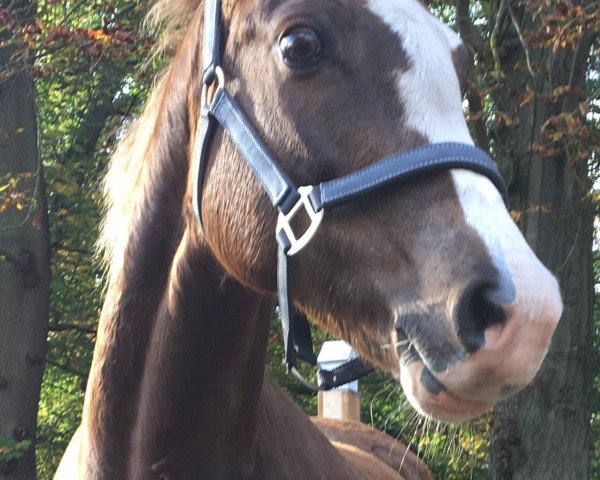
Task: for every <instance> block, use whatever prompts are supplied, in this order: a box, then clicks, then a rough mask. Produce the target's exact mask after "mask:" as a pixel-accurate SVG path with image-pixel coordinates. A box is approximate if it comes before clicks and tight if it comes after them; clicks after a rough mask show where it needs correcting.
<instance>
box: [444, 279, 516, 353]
mask: <svg viewBox="0 0 600 480" xmlns="http://www.w3.org/2000/svg"><path fill="white" fill-rule="evenodd" d="M514 300H515V289H514V286H513V284H512V282H511V281H508V282H501V284H500V285H498V284H497V283H496V282H489V281H483V282H482V281H478V282H474V283H473V284H471V285H469V286H468V287H467V288H466V289H465V291H464V292H463V293H462V295H461V297H460V300H459V301H458V303H457V305H456V307H455V309H454V323H455V326H456V330H457V334H458V337H459V339H460V341H461V342H462V344H463V345H464V347H465V349H466V351H467V352H468V353H473V352H476V351H477V350H479V349H480V348H481V347H483V345H484V344H485V331H486V330H487V329H488V328H489V327H491V326H493V325H496V324H500V323H504V321H505V319H506V312H505V308H506V307H507V306H509V305H511V304H512V303H514Z"/></svg>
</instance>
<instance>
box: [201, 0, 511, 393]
mask: <svg viewBox="0 0 600 480" xmlns="http://www.w3.org/2000/svg"><path fill="white" fill-rule="evenodd" d="M204 3H205V13H204V19H205V24H204V44H203V50H202V51H203V53H202V57H203V58H202V62H203V87H202V98H201V102H202V111H201V118H200V122H199V127H198V131H197V136H198V138H197V140H196V152H195V156H196V164H195V169H196V171H195V172H194V173H195V177H194V178H195V181H194V193H193V207H194V212H195V215H196V218H197V220H198V224H199V226H200V228H201V229H202V215H201V208H200V207H201V200H202V187H203V183H204V170H205V166H206V162H207V158H208V156H209V153H210V149H211V142H212V138H213V135H214V132H215V130H216V128H217V127H219V126H220V127H222V128H223V130H224V131H225V132H226V133H227V134H228V136H229V138H230V139H231V140H232V141H233V143H234V144H235V146H236V147H237V149H238V151H239V152H240V154H241V155H242V157H243V158H244V160H245V161H246V163H247V164H248V166H249V167H250V169H251V170H252V172H253V173H254V175H255V177H256V178H257V180H258V181H259V183H260V184H261V186H262V188H263V189H264V191H265V193H266V194H267V196H268V197H269V199H270V200H271V204H272V205H273V207H275V208H277V209H278V210H279V217H278V220H277V228H276V235H275V237H276V240H277V244H278V252H277V289H278V296H279V310H280V314H281V325H282V329H283V339H284V345H285V364H286V365H287V367H288V370H289V371H290V373H291V374H292V375H293V376H294V377H296V378H297V379H298V380H299V381H300V382H301V383H302V384H303V385H304V386H305V387H306V388H307V389H308V390H310V391H317V390H329V389H332V388H335V387H339V386H340V385H344V384H346V383H349V382H351V381H354V380H356V379H358V378H360V377H363V376H365V375H366V374H368V373H370V372H371V371H372V370H373V368H372V367H371V366H370V365H369V364H368V363H366V362H364V361H362V360H360V359H358V358H355V359H354V360H351V361H350V362H348V363H346V364H344V365H341V366H340V367H338V368H336V369H334V370H331V371H323V370H320V371H319V373H318V374H319V377H320V379H321V382H322V383H321V385H320V386H319V387H317V386H316V385H313V384H312V383H310V382H309V381H307V380H306V379H305V378H304V377H302V375H301V374H300V373H299V372H298V369H297V364H298V361H299V360H302V361H304V362H306V363H308V364H310V365H312V366H315V365H316V357H315V355H314V353H313V348H312V339H311V336H310V328H309V324H308V320H307V319H306V317H305V316H303V315H300V314H299V313H298V312H297V311H296V310H295V309H294V308H293V306H292V304H291V302H290V299H291V295H290V291H291V283H292V281H293V276H292V275H291V265H290V262H288V259H289V257H290V256H291V255H294V254H295V253H298V252H299V251H300V250H302V249H303V248H305V247H306V246H307V245H308V243H309V242H310V240H311V239H312V238H313V237H314V235H315V233H316V232H317V230H318V227H319V225H320V223H321V221H322V220H323V215H324V211H325V210H326V209H327V208H334V207H335V206H337V205H340V204H342V203H347V202H350V201H352V200H353V199H355V198H357V197H360V196H365V195H367V194H368V193H370V192H372V191H375V190H378V189H381V188H382V187H384V186H386V185H389V184H392V183H396V184H397V183H399V182H401V181H402V182H408V181H410V180H412V179H414V178H416V177H418V176H419V175H421V176H422V175H424V174H426V173H429V174H433V173H438V172H442V171H447V170H449V169H454V168H462V169H467V170H471V171H473V172H476V173H479V174H481V175H484V176H485V177H487V178H488V179H489V180H491V182H492V183H493V184H494V185H495V186H496V188H497V189H498V191H499V192H500V194H501V195H502V197H503V199H504V202H505V203H507V197H508V195H507V192H506V185H505V184H504V180H503V179H502V176H501V175H500V173H499V172H498V169H497V167H496V165H495V164H494V162H493V160H492V159H491V158H490V157H489V156H488V155H487V154H486V153H485V152H483V151H482V150H479V149H478V148H475V147H473V146H471V145H466V144H462V143H437V144H431V145H425V146H422V147H419V148H416V149H414V150H410V151H408V152H403V153H399V154H397V155H393V156H391V157H388V158H386V159H383V160H379V161H378V162H375V163H373V164H372V165H370V166H368V167H366V168H363V169H361V170H358V171H357V172H354V173H351V174H349V175H346V176H344V177H341V178H337V179H334V180H330V181H328V182H323V183H320V184H319V185H314V186H308V187H300V188H298V187H296V185H295V184H294V182H293V181H292V180H291V179H290V178H289V177H288V175H287V174H286V173H285V172H284V171H282V170H281V169H280V168H279V166H278V164H277V162H276V161H275V159H274V158H273V157H272V156H271V155H270V153H269V151H268V149H267V147H266V146H265V144H264V143H263V141H262V140H261V138H260V135H259V134H258V132H257V131H256V130H255V128H254V126H253V125H252V123H251V122H250V121H249V120H248V118H247V116H246V115H245V113H244V110H243V109H242V108H241V106H240V105H239V103H238V102H237V101H236V100H235V99H234V98H233V97H232V96H231V95H230V94H229V93H228V92H227V90H226V89H225V75H224V73H223V70H222V68H221V67H220V61H221V40H222V38H221V3H220V0H205V2H204ZM302 212H304V213H306V215H307V216H308V218H309V220H310V225H309V227H308V228H307V229H306V230H305V231H304V233H302V234H301V235H300V236H296V234H295V233H294V230H293V227H292V225H291V222H292V221H293V220H294V218H296V216H297V215H298V214H301V213H302Z"/></svg>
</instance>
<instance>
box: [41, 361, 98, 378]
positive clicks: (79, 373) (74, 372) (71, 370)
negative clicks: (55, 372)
mask: <svg viewBox="0 0 600 480" xmlns="http://www.w3.org/2000/svg"><path fill="white" fill-rule="evenodd" d="M46 363H47V364H48V365H52V366H54V367H56V368H59V369H61V370H63V371H64V372H67V373H70V374H71V375H77V376H78V377H82V378H86V377H87V376H88V374H87V373H85V372H82V371H80V370H77V369H75V368H71V367H67V366H66V365H62V364H61V363H58V362H55V361H53V360H46Z"/></svg>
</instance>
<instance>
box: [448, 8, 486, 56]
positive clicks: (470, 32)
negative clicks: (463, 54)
mask: <svg viewBox="0 0 600 480" xmlns="http://www.w3.org/2000/svg"><path fill="white" fill-rule="evenodd" d="M454 5H455V6H456V24H457V26H458V31H459V33H460V36H461V37H462V39H463V41H464V42H465V43H466V44H467V45H468V46H469V47H471V48H469V50H472V51H475V52H481V51H482V50H483V49H484V46H485V42H484V40H483V37H482V36H481V33H480V32H479V30H478V29H477V27H476V26H475V24H474V23H473V20H472V19H471V14H470V12H469V7H470V0H454Z"/></svg>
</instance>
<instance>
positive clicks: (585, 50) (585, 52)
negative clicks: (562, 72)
mask: <svg viewBox="0 0 600 480" xmlns="http://www.w3.org/2000/svg"><path fill="white" fill-rule="evenodd" d="M598 34H599V32H597V31H593V30H586V31H585V32H584V33H583V35H582V36H581V38H580V39H579V42H578V43H577V47H576V48H575V52H574V55H573V64H572V65H571V73H570V76H569V90H568V94H567V96H566V98H565V102H564V104H563V112H573V111H574V110H576V109H577V105H578V103H579V97H580V94H581V91H582V87H583V83H584V82H585V73H586V70H587V63H588V58H589V55H590V50H591V48H592V45H593V44H594V42H595V41H596V38H597V37H598Z"/></svg>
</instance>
